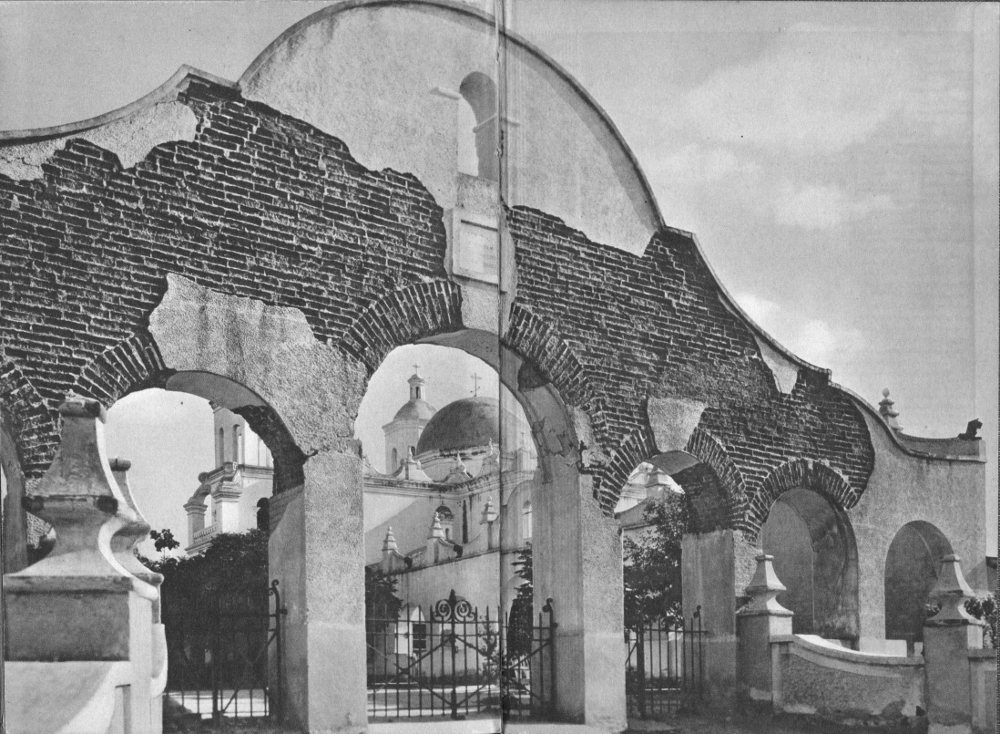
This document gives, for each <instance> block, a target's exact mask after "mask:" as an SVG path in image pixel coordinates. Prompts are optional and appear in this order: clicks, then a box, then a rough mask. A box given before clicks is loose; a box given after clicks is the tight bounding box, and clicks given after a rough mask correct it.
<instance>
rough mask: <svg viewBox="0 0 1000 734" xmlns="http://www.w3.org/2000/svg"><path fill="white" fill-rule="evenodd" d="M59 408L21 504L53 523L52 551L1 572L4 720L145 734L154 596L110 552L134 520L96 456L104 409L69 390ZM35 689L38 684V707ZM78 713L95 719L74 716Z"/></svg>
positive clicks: (15, 726) (22, 727)
mask: <svg viewBox="0 0 1000 734" xmlns="http://www.w3.org/2000/svg"><path fill="white" fill-rule="evenodd" d="M59 410H60V413H61V415H62V421H63V427H62V437H61V442H60V447H59V452H58V453H57V455H56V458H55V460H54V461H53V462H52V466H51V467H50V468H49V470H48V471H47V472H46V474H45V476H44V477H42V479H41V480H40V482H39V485H38V488H37V490H36V491H35V492H34V493H33V494H31V495H28V496H27V497H26V503H25V504H26V506H27V508H28V509H29V510H30V511H31V512H34V513H35V514H37V515H38V516H39V517H41V518H42V519H43V520H45V521H47V522H49V523H51V524H52V525H53V526H54V527H55V530H56V534H57V540H56V546H55V548H54V549H53V550H52V552H51V553H50V554H49V555H48V556H46V557H45V558H44V559H42V560H41V561H39V562H38V563H36V564H34V565H32V566H29V567H27V568H26V569H24V570H23V571H21V572H19V573H17V574H11V575H8V576H5V577H4V591H5V595H6V610H5V611H6V624H7V629H6V632H7V635H6V638H5V642H6V650H5V653H6V655H5V658H6V660H7V661H10V662H8V663H6V664H5V670H6V673H7V675H6V676H5V680H6V683H7V693H8V696H7V700H6V706H7V709H6V711H7V717H8V726H9V727H10V729H11V731H48V730H50V729H51V730H62V729H65V728H66V727H73V726H76V727H78V728H76V729H75V731H81V732H82V731H87V732H89V731H107V730H108V729H109V728H112V730H122V731H126V732H128V731H135V732H146V731H149V730H150V728H149V727H150V726H151V721H152V712H151V707H152V704H151V699H152V690H151V689H152V685H151V684H152V676H153V664H152V649H151V648H152V635H153V631H152V628H151V624H152V616H153V609H152V604H153V601H154V600H155V598H156V591H155V589H154V588H153V587H152V586H150V585H149V584H148V583H146V582H145V581H143V580H140V579H138V578H136V577H135V576H133V575H132V574H130V573H129V572H128V570H126V568H125V567H124V566H123V565H122V563H121V562H120V560H119V558H118V557H116V555H115V549H114V548H113V547H112V543H113V542H115V543H116V544H117V543H118V541H113V537H114V536H115V535H116V534H117V533H119V532H123V533H124V534H125V535H127V536H129V537H131V534H133V533H134V532H135V531H136V529H137V525H136V522H137V518H136V516H135V515H134V514H133V513H132V511H131V508H130V506H129V502H128V501H127V500H126V498H125V497H124V496H123V494H122V492H121V490H120V488H119V486H118V483H117V482H116V481H115V478H114V476H113V475H112V472H111V468H110V466H109V465H108V462H107V459H106V455H105V449H104V421H105V418H106V414H105V412H104V408H103V407H102V406H101V404H100V403H98V402H97V401H96V400H87V399H84V398H78V397H75V396H71V397H70V398H68V399H67V400H66V402H65V403H63V405H62V406H60V409H59ZM119 547H120V546H119ZM80 681H86V682H87V685H86V686H83V687H81V685H80ZM34 691H44V693H45V699H46V700H45V705H44V707H43V708H44V710H39V708H38V706H37V702H33V701H32V699H31V696H32V692H34ZM36 695H37V694H36ZM87 711H90V712H97V711H99V712H100V714H97V713H93V714H92V715H88V716H85V717H84V718H83V719H81V718H80V717H81V716H84V712H87Z"/></svg>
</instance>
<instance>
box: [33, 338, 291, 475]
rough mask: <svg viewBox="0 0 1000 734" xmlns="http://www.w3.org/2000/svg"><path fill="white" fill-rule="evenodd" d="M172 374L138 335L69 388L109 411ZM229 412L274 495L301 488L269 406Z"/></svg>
mask: <svg viewBox="0 0 1000 734" xmlns="http://www.w3.org/2000/svg"><path fill="white" fill-rule="evenodd" d="M172 374H175V371H174V370H171V369H168V368H167V366H166V364H165V363H164V361H163V357H162V355H161V354H160V350H159V347H157V345H156V342H155V340H154V339H153V337H152V336H151V335H150V334H149V333H148V332H147V331H145V330H141V331H138V332H136V333H134V334H132V335H130V336H128V337H126V338H124V339H122V340H121V341H120V342H118V343H117V344H115V345H114V346H112V347H108V348H107V349H105V350H104V351H103V352H101V353H100V354H98V355H97V356H96V357H94V358H93V359H92V360H90V362H88V363H87V364H86V365H85V366H84V368H83V369H82V370H81V371H80V374H79V376H78V377H77V379H76V381H75V382H74V383H73V391H74V392H76V393H78V394H80V395H85V396H87V397H91V398H96V399H97V400H100V401H101V403H102V404H103V405H104V406H105V407H106V408H110V407H111V406H112V405H114V404H115V403H116V402H117V401H118V400H120V399H121V398H123V397H124V396H126V395H128V394H129V393H133V392H137V391H139V390H145V389H147V388H151V387H161V388H162V387H165V386H166V382H167V378H169V377H170V376H171V375H172ZM223 377H224V375H223ZM235 412H236V413H237V414H239V415H241V416H242V417H243V418H244V419H245V420H246V422H247V424H248V425H249V426H250V429H251V430H252V431H253V432H254V433H256V434H257V435H258V436H260V437H261V439H262V440H263V441H264V444H265V445H266V446H267V448H268V450H269V451H270V452H271V456H272V458H273V460H274V490H275V492H276V493H277V492H281V491H284V490H285V489H289V488H291V487H295V486H298V485H300V484H302V482H303V481H304V475H303V470H302V465H303V463H304V461H305V455H304V454H303V452H302V450H301V449H300V448H299V447H298V446H297V445H296V443H295V441H294V440H293V439H292V437H291V435H290V434H289V432H288V429H287V428H286V427H285V425H284V423H283V422H282V421H281V418H280V417H279V416H278V414H277V413H276V412H275V411H274V410H273V409H272V408H271V407H269V406H245V407H242V408H238V409H236V411H235ZM56 439H57V440H58V435H56ZM48 461H51V456H50V457H49V459H48ZM48 461H46V465H47V464H48Z"/></svg>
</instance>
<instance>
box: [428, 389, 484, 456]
mask: <svg viewBox="0 0 1000 734" xmlns="http://www.w3.org/2000/svg"><path fill="white" fill-rule="evenodd" d="M490 441H492V442H493V443H494V444H499V443H500V403H499V402H498V401H497V400H495V399H493V398H464V399H462V400H456V401H455V402H453V403H448V404H447V405H446V406H444V407H443V408H441V410H439V411H438V412H437V413H435V414H434V417H433V418H431V420H430V422H429V423H428V424H427V425H426V426H424V430H423V432H422V433H421V434H420V440H419V441H418V442H417V454H418V455H419V454H422V453H424V452H425V451H460V450H462V449H469V448H474V447H476V446H486V445H487V444H488V443H489V442H490Z"/></svg>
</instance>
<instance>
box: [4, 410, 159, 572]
mask: <svg viewBox="0 0 1000 734" xmlns="http://www.w3.org/2000/svg"><path fill="white" fill-rule="evenodd" d="M59 413H60V415H61V416H62V432H61V436H60V443H59V450H58V452H57V453H56V457H55V459H54V460H53V462H52V465H51V466H50V467H49V469H48V471H47V472H46V473H45V475H44V476H43V477H42V479H41V481H40V482H39V484H38V487H37V488H36V489H35V491H34V492H33V493H32V494H30V495H28V496H27V497H26V498H25V508H26V509H27V510H29V511H30V512H32V513H34V514H35V515H38V516H39V517H41V518H42V519H43V520H45V521H46V522H48V523H49V524H50V525H52V526H53V527H54V528H55V531H56V545H55V547H54V548H53V549H52V552H51V553H50V554H49V555H48V556H46V557H45V558H44V559H42V560H41V561H39V562H38V563H36V564H34V565H32V566H28V567H27V568H26V569H24V570H23V571H22V572H21V574H20V575H26V576H49V577H71V576H84V577H90V578H95V577H104V578H119V579H123V580H124V579H129V580H131V581H135V582H136V583H138V584H142V582H141V581H137V580H136V579H134V577H133V576H132V575H131V574H129V573H128V572H127V571H126V569H125V568H124V567H122V565H121V563H119V561H118V560H117V559H116V557H115V554H114V551H113V550H112V547H111V539H112V537H113V536H114V535H115V534H116V533H117V532H118V531H119V530H121V528H122V527H123V526H125V525H126V524H128V522H129V520H130V519H131V515H130V512H129V509H128V502H127V501H126V499H125V497H124V496H123V495H122V492H121V490H120V489H119V487H118V482H117V481H116V480H115V477H114V475H113V474H112V471H111V466H110V465H109V464H108V460H107V457H106V454H105V448H104V423H105V421H106V420H107V411H106V410H105V409H104V406H103V405H101V403H100V402H99V401H97V400H93V399H90V398H84V397H81V396H79V395H76V394H74V393H70V394H69V395H67V397H66V400H65V401H64V402H63V403H62V405H60V406H59ZM145 588H146V590H148V587H145ZM138 590H139V589H138V588H137V591H138Z"/></svg>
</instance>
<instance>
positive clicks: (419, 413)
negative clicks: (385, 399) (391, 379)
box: [393, 398, 437, 421]
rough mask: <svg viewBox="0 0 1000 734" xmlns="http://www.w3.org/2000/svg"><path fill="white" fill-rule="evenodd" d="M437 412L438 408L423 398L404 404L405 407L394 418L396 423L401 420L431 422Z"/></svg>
mask: <svg viewBox="0 0 1000 734" xmlns="http://www.w3.org/2000/svg"><path fill="white" fill-rule="evenodd" d="M436 412H437V408H435V407H434V406H433V405H431V404H430V403H428V402H427V401H426V400H422V399H421V398H414V399H413V400H407V401H406V402H405V403H403V407H401V408H400V409H399V410H397V411H396V415H395V416H393V420H394V421H399V420H424V421H427V420H430V419H431V418H432V417H433V416H434V414H435V413H436Z"/></svg>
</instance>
